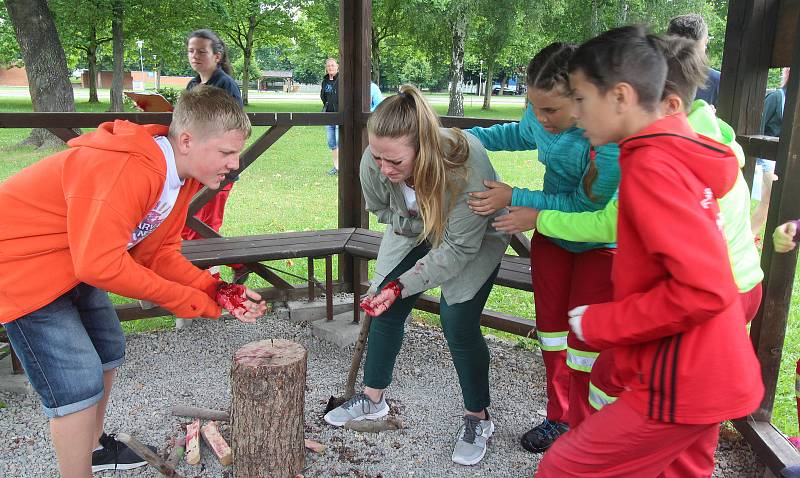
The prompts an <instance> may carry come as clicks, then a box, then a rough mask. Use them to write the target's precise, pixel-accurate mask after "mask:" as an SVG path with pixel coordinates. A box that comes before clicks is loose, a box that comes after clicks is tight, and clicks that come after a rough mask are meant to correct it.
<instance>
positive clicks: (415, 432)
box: [0, 314, 763, 478]
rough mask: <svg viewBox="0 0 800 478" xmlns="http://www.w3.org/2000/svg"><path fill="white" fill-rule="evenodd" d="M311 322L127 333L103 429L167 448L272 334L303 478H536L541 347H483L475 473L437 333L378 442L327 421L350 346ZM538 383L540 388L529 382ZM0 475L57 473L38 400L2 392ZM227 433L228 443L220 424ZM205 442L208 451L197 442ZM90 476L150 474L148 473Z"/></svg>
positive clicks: (740, 460)
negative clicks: (240, 358)
mask: <svg viewBox="0 0 800 478" xmlns="http://www.w3.org/2000/svg"><path fill="white" fill-rule="evenodd" d="M310 330H311V329H310V328H309V326H308V325H307V324H300V325H297V324H293V323H290V322H288V321H284V320H279V319H277V318H276V317H275V314H270V315H268V316H266V318H265V319H263V320H260V321H259V323H258V324H257V325H244V324H240V323H238V322H236V321H234V320H223V321H219V322H215V321H202V320H201V321H195V323H194V325H193V326H192V327H191V328H189V329H184V330H181V331H160V332H152V333H142V334H137V335H133V336H129V337H128V351H127V362H126V363H125V365H124V366H123V367H121V369H120V371H119V374H118V377H117V380H116V383H115V389H114V392H113V393H112V396H111V402H110V405H109V412H108V417H107V419H106V431H109V432H127V433H131V434H132V435H134V436H136V437H137V438H139V439H140V440H142V441H144V442H146V443H150V444H152V445H155V446H157V447H158V448H159V451H164V449H165V448H166V444H167V442H168V440H169V439H170V437H172V436H175V435H177V434H178V431H179V430H180V429H181V426H182V424H183V423H185V422H186V419H182V418H178V417H172V416H171V414H170V411H171V407H172V406H173V405H178V404H182V405H195V406H201V407H208V408H215V409H226V408H227V407H228V405H229V403H230V387H229V373H230V358H231V357H232V355H233V352H234V351H235V350H236V349H237V348H239V347H241V346H242V345H244V344H246V343H248V342H251V341H255V340H264V339H267V338H284V339H289V340H294V341H297V342H299V343H301V344H303V345H304V346H305V347H306V348H307V349H308V351H309V354H308V361H309V363H308V379H307V389H306V390H307V391H306V403H305V405H306V409H305V417H306V437H307V438H310V439H313V440H316V441H318V442H320V443H323V444H325V445H327V446H328V449H327V451H325V452H324V453H323V454H321V455H317V454H311V453H309V454H308V455H307V460H306V469H305V471H304V474H305V476H306V477H322V476H326V477H328V476H354V477H386V478H389V477H395V476H398V477H400V476H403V477H406V476H425V477H472V476H498V477H511V476H528V477H530V476H532V475H533V472H534V470H535V469H536V465H537V463H538V456H534V455H531V454H529V453H528V452H526V451H524V450H523V449H522V448H521V447H520V446H519V444H518V437H519V436H520V435H521V434H522V433H524V432H525V431H526V430H527V429H528V428H530V426H531V425H533V424H535V423H538V422H539V421H541V417H540V416H539V412H540V411H541V410H542V409H543V408H544V405H545V392H544V368H543V365H542V361H541V356H540V355H539V353H538V351H535V350H534V351H531V350H524V349H520V348H516V347H514V346H513V344H511V343H509V342H506V341H502V340H500V339H495V338H491V337H490V339H489V341H488V342H489V348H490V350H491V354H492V366H491V387H492V399H493V404H492V407H491V411H492V417H493V419H494V420H495V424H496V427H497V430H496V432H495V434H494V436H493V438H492V440H491V442H490V445H489V451H488V453H487V455H486V457H485V458H484V460H483V461H482V462H481V463H480V464H479V465H477V466H474V467H462V466H460V465H456V464H454V463H452V462H451V461H450V453H451V452H452V442H453V439H454V437H455V433H456V430H457V428H458V426H459V425H460V416H461V410H462V408H461V407H462V404H461V398H460V390H459V387H458V379H457V377H456V373H455V370H454V368H453V366H452V363H451V361H450V354H449V352H448V350H447V344H446V342H445V340H444V337H443V336H442V334H441V331H440V330H439V329H438V328H431V327H426V326H423V325H418V324H416V323H413V324H412V325H410V326H409V327H408V329H407V334H406V341H405V344H404V346H403V349H402V351H401V353H400V356H399V357H398V360H397V367H396V369H395V381H394V383H393V384H392V386H391V387H390V389H389V391H388V392H387V397H388V398H389V400H390V404H391V405H392V407H393V409H395V411H396V412H398V413H399V416H400V417H401V418H402V419H403V421H404V422H405V424H406V426H407V428H406V429H404V430H401V431H391V432H384V433H380V434H378V435H375V434H369V433H359V432H354V431H350V430H343V429H335V428H333V427H330V426H328V425H327V424H326V423H325V422H324V421H323V420H322V411H323V409H324V406H325V403H326V402H327V400H328V397H330V396H331V395H337V396H338V395H341V393H342V392H343V389H344V381H345V379H346V376H347V370H348V368H349V364H350V359H351V356H352V348H350V349H346V350H341V349H339V348H337V347H336V346H334V345H331V344H328V343H326V342H323V341H321V340H319V339H317V338H315V337H312V336H311V332H310ZM532 384H536V386H531V385H532ZM0 401H2V402H5V403H6V405H7V408H5V409H1V410H0V476H3V477H36V478H39V477H53V476H57V475H58V472H57V467H56V460H55V454H54V452H53V450H52V447H51V445H50V442H49V438H48V435H49V431H48V426H47V420H46V418H45V417H44V415H43V414H42V412H41V410H40V406H39V401H38V398H37V397H36V396H35V395H28V396H12V395H8V394H0ZM222 433H223V435H224V436H226V438H229V433H228V430H227V429H226V428H224V427H223V428H222ZM203 446H205V445H203ZM762 470H763V467H761V466H760V465H759V464H758V463H757V461H756V459H755V456H754V455H753V453H752V451H751V449H750V447H749V446H748V445H747V444H746V443H744V441H743V440H742V439H741V438H740V437H739V435H738V434H736V433H735V432H730V431H729V430H726V431H725V432H723V434H722V436H721V440H720V445H719V448H718V449H717V469H716V471H715V473H714V476H715V477H751V476H753V477H754V476H761V473H763V471H762ZM180 471H181V473H183V474H184V476H186V477H231V476H232V475H233V473H232V471H231V467H226V468H223V467H222V466H221V465H219V463H218V462H217V461H216V459H215V458H213V456H212V453H211V452H210V450H209V449H207V448H204V450H203V461H202V463H201V464H200V465H196V466H191V465H187V464H186V463H185V462H182V464H181V466H180ZM95 476H109V477H111V476H125V477H156V476H160V475H159V474H158V472H156V471H155V469H153V468H150V467H143V468H139V469H136V470H131V471H127V472H117V473H109V472H107V473H98V474H95Z"/></svg>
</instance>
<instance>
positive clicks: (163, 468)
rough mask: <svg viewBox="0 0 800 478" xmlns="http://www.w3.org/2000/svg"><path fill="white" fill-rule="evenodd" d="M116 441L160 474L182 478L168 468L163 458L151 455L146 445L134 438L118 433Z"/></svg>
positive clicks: (173, 468)
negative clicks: (126, 446) (124, 445)
mask: <svg viewBox="0 0 800 478" xmlns="http://www.w3.org/2000/svg"><path fill="white" fill-rule="evenodd" d="M117 440H119V441H121V442H122V443H124V444H126V445H128V448H130V449H131V450H133V452H134V453H136V454H137V455H139V456H140V457H142V458H144V459H145V460H147V462H148V463H150V464H151V465H152V466H153V467H155V469H157V470H158V471H159V472H161V474H162V475H164V476H167V477H169V478H183V475H181V474H180V473H178V472H177V471H175V467H173V466H169V464H167V462H165V461H164V459H163V458H161V457H160V456H158V455H157V454H155V453H153V450H151V449H150V448H149V447H148V446H147V445H145V444H143V443H142V442H140V441H139V440H137V439H136V438H133V437H132V436H130V435H128V434H127V433H118V434H117Z"/></svg>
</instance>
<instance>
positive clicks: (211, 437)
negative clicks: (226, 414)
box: [200, 421, 233, 466]
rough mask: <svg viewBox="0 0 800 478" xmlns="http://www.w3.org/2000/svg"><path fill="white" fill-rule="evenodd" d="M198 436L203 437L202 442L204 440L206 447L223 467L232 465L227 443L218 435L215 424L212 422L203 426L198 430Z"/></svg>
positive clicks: (231, 456)
mask: <svg viewBox="0 0 800 478" xmlns="http://www.w3.org/2000/svg"><path fill="white" fill-rule="evenodd" d="M200 434H201V435H203V440H205V442H206V445H208V446H209V447H210V448H211V450H212V451H213V452H214V455H216V457H217V460H219V462H220V463H222V464H223V465H225V466H227V465H230V464H231V463H233V454H232V453H231V447H230V446H228V442H226V441H225V439H224V438H222V435H220V433H219V428H218V427H217V422H213V421H212V422H208V423H206V424H205V425H203V426H202V427H201V428H200Z"/></svg>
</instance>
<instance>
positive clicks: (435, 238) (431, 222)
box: [367, 85, 469, 247]
mask: <svg viewBox="0 0 800 478" xmlns="http://www.w3.org/2000/svg"><path fill="white" fill-rule="evenodd" d="M439 127H440V122H439V116H438V115H437V114H436V112H435V111H433V108H431V107H430V105H429V104H428V102H427V101H426V100H425V98H424V97H423V96H422V93H420V91H419V90H418V89H417V88H415V87H414V86H412V85H403V86H401V87H400V93H399V94H397V95H394V96H391V97H389V98H386V99H385V100H384V101H382V102H381V103H380V104H379V105H378V107H377V108H376V109H375V112H374V113H372V115H371V116H370V118H369V121H368V122H367V131H369V133H370V134H372V135H374V136H377V137H380V138H403V137H405V138H407V140H408V142H409V145H410V146H412V147H413V148H414V149H415V150H416V152H417V157H416V158H415V159H414V167H413V169H412V178H413V180H414V190H415V192H416V194H417V204H419V209H420V216H421V217H422V222H423V231H422V234H421V235H420V237H419V240H418V241H419V242H423V241H425V240H428V241H429V242H430V243H431V245H432V246H433V247H437V246H438V245H440V244H441V242H442V240H443V239H444V230H445V226H446V225H447V217H448V215H449V214H450V210H451V209H452V207H453V204H454V202H455V200H456V199H457V198H458V196H459V195H460V194H461V193H462V192H463V189H464V187H465V185H466V180H467V169H466V161H467V158H469V144H468V143H467V138H466V136H464V133H463V132H462V131H461V130H459V129H457V128H453V131H454V133H455V138H454V139H450V138H445V137H442V136H441V135H440V133H439Z"/></svg>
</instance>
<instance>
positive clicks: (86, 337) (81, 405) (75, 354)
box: [4, 283, 125, 418]
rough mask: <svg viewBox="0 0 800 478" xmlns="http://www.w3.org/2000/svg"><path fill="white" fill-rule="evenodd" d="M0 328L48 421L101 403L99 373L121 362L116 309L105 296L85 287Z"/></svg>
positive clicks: (122, 342) (122, 336)
mask: <svg viewBox="0 0 800 478" xmlns="http://www.w3.org/2000/svg"><path fill="white" fill-rule="evenodd" d="M4 326H5V329H6V332H7V333H8V338H9V340H10V341H11V346H12V347H14V351H15V352H16V354H17V356H18V357H19V360H20V362H21V363H22V367H23V368H24V369H25V374H26V375H27V376H28V380H30V382H31V385H32V386H33V389H34V390H36V393H38V394H39V396H40V397H41V399H42V406H43V407H44V413H45V415H47V417H48V418H55V417H62V416H64V415H69V414H70V413H75V412H79V411H81V410H83V409H86V408H89V407H91V406H92V405H94V404H95V403H97V402H99V401H100V399H101V398H102V397H103V372H106V371H108V370H113V369H115V368H117V367H119V366H120V365H121V364H122V363H123V362H124V361H125V334H124V333H123V332H122V326H121V325H120V323H119V319H118V318H117V313H116V312H115V311H114V306H113V305H112V304H111V300H110V299H109V298H108V294H107V293H106V292H104V291H102V290H100V289H97V288H95V287H92V286H90V285H88V284H83V283H81V284H78V285H77V286H75V287H74V288H73V289H71V290H69V291H68V292H67V293H65V294H64V295H62V296H61V297H59V298H57V299H56V300H54V301H53V302H51V303H50V304H48V305H46V306H44V307H42V308H41V309H39V310H36V311H33V312H31V313H29V314H27V315H23V316H22V317H20V318H18V319H16V320H13V321H11V322H9V323H7V324H4Z"/></svg>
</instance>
